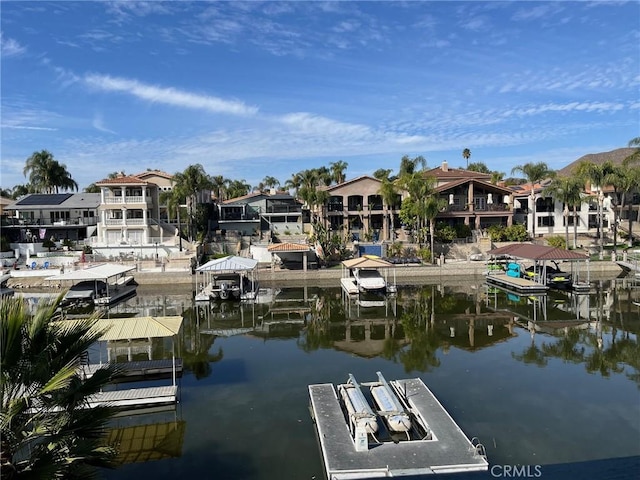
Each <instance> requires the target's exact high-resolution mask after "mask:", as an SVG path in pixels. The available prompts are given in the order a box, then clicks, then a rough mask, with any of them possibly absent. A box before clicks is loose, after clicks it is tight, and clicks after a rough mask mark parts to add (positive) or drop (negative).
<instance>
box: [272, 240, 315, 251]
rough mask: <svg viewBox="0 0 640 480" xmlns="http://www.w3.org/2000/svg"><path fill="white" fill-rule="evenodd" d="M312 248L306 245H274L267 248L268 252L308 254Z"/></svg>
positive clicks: (286, 243) (287, 243)
mask: <svg viewBox="0 0 640 480" xmlns="http://www.w3.org/2000/svg"><path fill="white" fill-rule="evenodd" d="M309 250H311V247H310V246H309V245H307V244H304V243H290V242H285V243H274V244H273V245H269V246H268V247H267V251H268V252H308V251H309Z"/></svg>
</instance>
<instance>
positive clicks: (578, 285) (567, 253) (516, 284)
mask: <svg viewBox="0 0 640 480" xmlns="http://www.w3.org/2000/svg"><path fill="white" fill-rule="evenodd" d="M487 255H489V256H491V257H494V258H495V257H498V256H507V257H511V258H514V259H516V260H529V261H532V262H533V266H534V271H535V269H536V268H538V267H539V268H540V271H541V272H542V275H541V276H540V277H541V280H542V282H541V283H540V282H532V281H530V280H529V282H531V283H532V284H538V285H541V286H542V287H544V288H546V287H548V285H547V277H546V268H547V262H550V261H569V262H571V275H572V279H573V283H572V284H571V288H572V289H573V290H574V291H578V292H579V291H588V290H589V287H590V285H589V281H590V272H589V255H587V254H584V253H579V252H575V251H572V250H566V249H564V248H558V247H550V246H544V245H535V244H532V243H513V244H511V245H505V246H503V247H499V248H494V249H493V250H489V251H488V252H487ZM579 261H582V262H586V265H587V268H586V269H587V281H586V283H584V282H580V281H579V270H578V269H574V263H575V262H579ZM523 280H526V279H522V278H515V277H510V276H508V275H496V274H495V271H494V272H493V274H491V275H488V276H487V282H489V283H496V284H499V285H503V286H506V287H507V288H509V287H511V288H515V289H516V290H521V291H525V292H526V291H528V285H522V281H523ZM529 287H530V288H533V287H531V286H529Z"/></svg>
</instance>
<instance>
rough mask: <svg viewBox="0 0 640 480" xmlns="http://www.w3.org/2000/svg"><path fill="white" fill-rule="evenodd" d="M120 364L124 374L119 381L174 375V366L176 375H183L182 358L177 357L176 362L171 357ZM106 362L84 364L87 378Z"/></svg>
mask: <svg viewBox="0 0 640 480" xmlns="http://www.w3.org/2000/svg"><path fill="white" fill-rule="evenodd" d="M117 365H118V366H120V367H122V368H124V371H123V372H122V374H121V375H120V376H119V377H118V378H117V380H116V381H118V382H126V381H133V380H139V379H140V378H144V377H160V376H171V375H173V372H174V368H175V372H176V377H181V376H182V369H183V366H182V359H181V358H176V359H175V363H174V362H173V360H171V359H163V360H141V361H135V362H123V363H118V364H117ZM103 366H104V364H99V363H92V364H89V365H84V366H83V367H82V371H83V373H84V375H85V377H86V378H90V377H92V376H93V374H94V373H95V372H96V370H98V369H99V368H101V367H103Z"/></svg>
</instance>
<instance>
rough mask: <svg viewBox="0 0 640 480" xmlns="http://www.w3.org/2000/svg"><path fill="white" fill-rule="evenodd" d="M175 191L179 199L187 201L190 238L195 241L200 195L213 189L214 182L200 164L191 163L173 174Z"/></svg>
mask: <svg viewBox="0 0 640 480" xmlns="http://www.w3.org/2000/svg"><path fill="white" fill-rule="evenodd" d="M173 181H174V187H173V191H174V192H175V193H176V195H177V196H178V198H179V199H181V200H185V201H186V202H187V210H188V214H189V240H190V241H193V239H194V237H195V236H196V232H195V211H196V205H197V204H198V195H199V194H200V193H201V192H202V191H204V190H211V188H212V186H213V183H212V182H211V178H209V175H207V173H206V172H205V171H204V167H203V166H202V165H200V164H196V165H189V166H188V167H187V168H186V169H185V170H184V172H178V173H176V174H175V175H174V176H173Z"/></svg>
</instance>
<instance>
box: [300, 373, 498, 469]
mask: <svg viewBox="0 0 640 480" xmlns="http://www.w3.org/2000/svg"><path fill="white" fill-rule="evenodd" d="M390 383H393V384H395V385H396V387H397V388H398V389H399V390H400V391H402V392H406V400H407V403H408V405H409V406H410V408H411V409H412V412H413V413H415V414H417V415H420V416H422V418H424V419H425V420H426V421H427V422H428V424H429V426H430V428H431V431H432V432H433V435H434V439H433V440H411V441H401V442H398V443H394V442H384V443H382V444H370V445H369V449H368V450H366V451H356V447H355V443H354V439H353V437H352V436H351V432H350V431H349V427H348V425H347V422H346V419H345V416H344V414H343V412H342V408H341V405H340V403H339V400H338V396H337V394H336V389H335V387H334V386H333V385H332V384H330V383H329V384H317V385H309V396H310V399H311V410H312V415H313V418H314V421H315V424H316V428H317V432H318V438H319V440H320V448H321V451H322V460H323V463H324V466H325V471H326V476H327V479H328V480H344V479H355V478H373V477H391V476H400V475H424V474H433V473H454V472H471V471H486V470H488V467H489V464H488V462H487V459H486V457H485V456H484V455H482V454H480V453H479V447H478V446H477V445H475V444H473V443H472V442H471V441H469V439H468V438H467V436H466V435H465V434H464V432H463V431H462V430H461V429H460V427H459V426H458V425H457V424H456V423H455V421H454V420H453V419H452V418H451V416H450V415H449V414H448V413H447V411H446V410H445V409H444V408H443V407H442V405H441V404H440V402H439V401H438V400H437V399H436V397H435V396H434V395H433V393H432V392H431V391H430V390H429V389H428V388H427V386H426V385H425V384H424V382H423V381H422V380H421V379H419V378H414V379H408V380H396V381H393V382H390ZM362 385H363V386H365V385H367V384H366V383H363V384H362Z"/></svg>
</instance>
